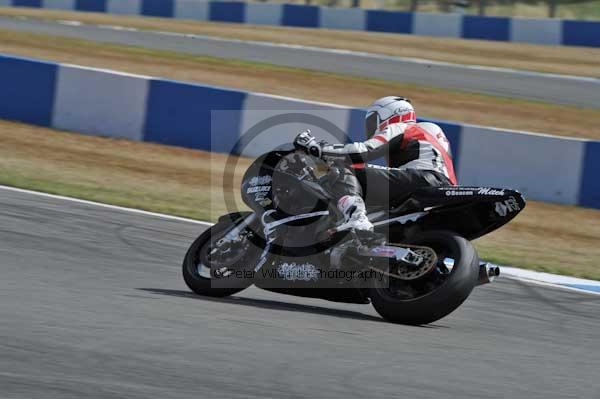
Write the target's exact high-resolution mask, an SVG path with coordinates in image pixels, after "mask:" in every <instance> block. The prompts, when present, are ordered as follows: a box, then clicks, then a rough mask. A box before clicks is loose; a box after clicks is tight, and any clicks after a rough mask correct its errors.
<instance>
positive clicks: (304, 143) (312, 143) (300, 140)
mask: <svg viewBox="0 0 600 399" xmlns="http://www.w3.org/2000/svg"><path fill="white" fill-rule="evenodd" d="M323 144H324V142H320V143H318V142H317V139H315V137H314V136H313V135H312V134H310V130H308V129H307V130H305V131H303V132H302V133H300V134H299V135H297V136H296V138H295V139H294V147H296V149H298V150H302V151H304V152H306V153H307V154H309V155H312V156H313V157H317V158H321V154H322V146H323Z"/></svg>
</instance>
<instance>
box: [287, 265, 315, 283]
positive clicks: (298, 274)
mask: <svg viewBox="0 0 600 399" xmlns="http://www.w3.org/2000/svg"><path fill="white" fill-rule="evenodd" d="M277 274H279V277H281V278H282V279H284V280H288V281H297V280H301V281H317V280H318V279H319V271H318V270H317V268H316V267H315V265H311V264H310V263H300V264H299V263H295V262H292V263H282V264H281V265H279V266H277Z"/></svg>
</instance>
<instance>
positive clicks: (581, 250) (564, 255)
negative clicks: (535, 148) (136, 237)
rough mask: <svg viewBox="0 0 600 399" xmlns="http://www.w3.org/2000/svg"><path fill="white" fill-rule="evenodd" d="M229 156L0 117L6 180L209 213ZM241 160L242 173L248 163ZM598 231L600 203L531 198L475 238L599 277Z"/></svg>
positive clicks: (512, 256)
mask: <svg viewBox="0 0 600 399" xmlns="http://www.w3.org/2000/svg"><path fill="white" fill-rule="evenodd" d="M225 159H226V156H225V155H222V154H210V153H206V152H202V151H195V150H189V149H183V148H175V147H167V146H161V145H156V144H150V143H138V142H131V141H125V140H115V139H109V138H101V137H93V136H84V135H79V134H72V133H64V132H57V131H54V130H50V129H45V128H40V127H34V126H30V125H24V124H20V123H13V122H8V121H0V184H8V185H12V186H17V187H23V188H29V189H34V190H40V191H45V192H51V193H58V194H63V195H69V196H74V197H79V198H85V199H89V200H94V201H100V202H106V203H111V204H117V205H123V206H130V207H136V208H141V209H146V210H151V211H157V212H165V213H170V214H174V215H180V216H187V217H192V218H198V219H203V220H213V221H214V220H215V219H216V218H217V217H218V216H219V215H221V214H223V213H225V212H226V207H225V205H224V202H223V189H222V180H221V179H222V176H223V164H224V162H225ZM209 160H210V161H211V162H208V161H209ZM238 161H239V168H238V169H237V170H236V171H235V172H234V173H235V177H236V179H235V180H236V181H239V179H240V177H241V174H242V173H243V171H244V170H245V169H246V167H247V166H248V164H249V160H248V159H245V158H241V159H238ZM236 187H237V185H236ZM236 191H237V190H236ZM598 237H600V211H598V210H591V209H581V208H575V207H568V206H559V205H550V204H543V203H539V202H530V203H529V204H528V205H527V208H526V209H525V211H524V212H523V213H522V214H521V215H519V216H518V217H517V218H516V219H515V221H513V222H511V223H510V224H509V225H508V226H506V227H504V228H502V229H501V230H499V231H497V232H494V233H492V234H490V235H489V236H487V237H485V238H483V239H480V240H478V241H477V242H476V245H477V247H478V249H479V250H480V253H481V255H482V256H483V257H485V258H487V259H491V260H495V261H498V262H501V263H505V264H512V265H515V266H522V267H530V268H534V269H538V270H544V271H549V272H557V273H566V274H570V275H576V276H582V277H588V278H595V279H600V267H598V265H597V259H599V258H600V245H599V244H600V240H599V239H598Z"/></svg>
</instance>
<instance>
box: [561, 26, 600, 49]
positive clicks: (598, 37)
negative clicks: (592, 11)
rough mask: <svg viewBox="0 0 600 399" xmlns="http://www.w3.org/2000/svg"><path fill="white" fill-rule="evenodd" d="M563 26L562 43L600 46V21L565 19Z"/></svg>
mask: <svg viewBox="0 0 600 399" xmlns="http://www.w3.org/2000/svg"><path fill="white" fill-rule="evenodd" d="M562 26H563V30H562V33H563V38H562V39H563V40H562V44H564V45H567V46H591V47H600V22H594V21H569V20H565V21H563V24H562Z"/></svg>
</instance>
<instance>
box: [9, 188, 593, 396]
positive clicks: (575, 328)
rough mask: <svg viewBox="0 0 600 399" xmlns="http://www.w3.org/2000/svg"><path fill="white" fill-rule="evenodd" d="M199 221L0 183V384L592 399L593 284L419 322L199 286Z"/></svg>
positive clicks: (531, 290) (181, 392) (488, 300)
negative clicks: (193, 263) (195, 267)
mask: <svg viewBox="0 0 600 399" xmlns="http://www.w3.org/2000/svg"><path fill="white" fill-rule="evenodd" d="M199 206H201V204H199ZM204 228H206V227H205V226H202V225H198V224H192V223H189V222H185V221H177V220H169V219H164V218H160V217H157V216H149V215H144V214H136V213H131V212H125V211H122V210H116V209H110V208H104V207H98V206H92V205H87V204H82V203H76V202H70V201H65V200H61V199H56V198H47V197H41V196H37V195H32V194H30V193H22V192H15V191H8V190H6V189H2V188H0V271H1V273H2V274H1V277H0V397H2V398H3V399H13V398H28V399H30V398H44V399H51V398H60V399H68V398H77V399H80V398H123V397H126V398H144V399H147V398H150V397H156V398H194V399H197V398H228V399H231V398H278V399H280V398H302V397H311V398H314V397H316V398H320V397H326V398H365V397H368V398H379V397H381V398H384V397H385V398H394V397H400V398H427V399H430V398H478V399H482V398H511V399H512V398H543V399H549V398H561V399H564V398H578V399H585V398H590V399H592V398H598V397H600V385H599V384H598V381H597V378H598V370H600V353H599V350H598V349H599V345H598V344H599V342H600V321H599V320H598V315H600V297H599V296H594V295H589V294H580V293H576V292H571V291H563V290H558V289H552V288H546V287H540V286H533V285H526V284H524V283H521V282H518V281H513V280H507V279H503V280H502V279H501V280H500V281H499V282H497V283H494V284H493V285H488V286H485V287H480V288H478V289H477V290H476V292H474V294H473V295H472V296H471V298H470V299H469V300H468V301H467V302H466V304H465V305H464V306H463V307H462V308H461V309H459V310H458V311H456V312H455V313H454V314H452V315H450V316H449V317H447V318H446V319H444V320H442V321H439V322H438V323H436V324H434V325H431V326H428V327H408V326H400V325H393V324H388V323H385V322H382V321H381V320H380V319H379V317H378V316H377V315H376V313H375V312H374V311H373V309H372V308H371V307H370V306H365V305H344V304H336V303H329V302H325V301H320V300H311V299H303V298H294V297H287V296H283V295H277V294H271V293H268V292H265V291H260V290H258V289H248V290H246V291H244V292H242V293H240V294H238V295H236V296H235V297H232V298H230V299H210V298H203V297H199V296H196V295H193V294H191V293H190V292H189V291H188V290H187V288H186V287H185V285H184V283H183V281H182V278H181V275H180V262H181V260H182V257H183V254H184V251H185V250H186V247H187V246H188V244H190V242H191V241H192V240H193V238H194V237H195V236H196V235H197V234H199V233H200V232H201V231H202V230H203V229H204Z"/></svg>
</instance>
